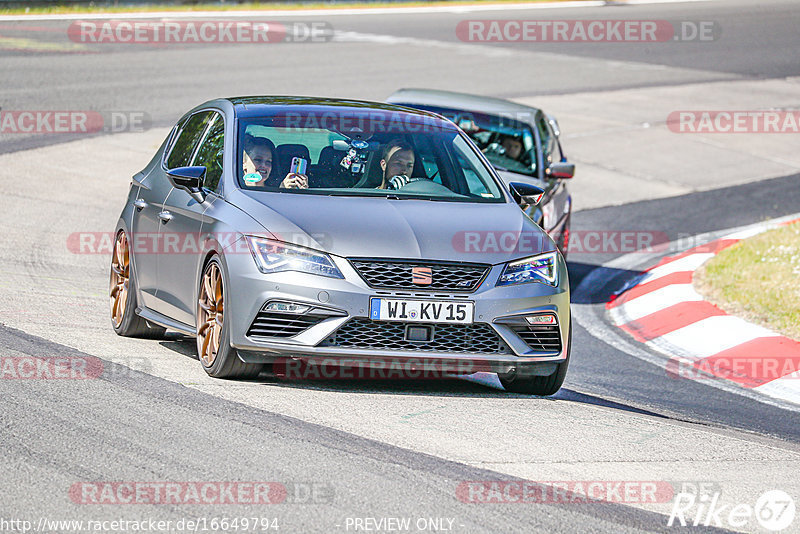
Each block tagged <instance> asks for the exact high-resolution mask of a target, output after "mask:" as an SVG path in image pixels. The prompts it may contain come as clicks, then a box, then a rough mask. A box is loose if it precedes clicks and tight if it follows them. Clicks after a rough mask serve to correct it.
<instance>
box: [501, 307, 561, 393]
mask: <svg viewBox="0 0 800 534" xmlns="http://www.w3.org/2000/svg"><path fill="white" fill-rule="evenodd" d="M571 352H572V319H571V318H570V322H569V334H568V337H567V359H566V360H564V361H563V362H561V363H559V364H558V366H557V367H556V370H555V371H554V372H553V373H552V374H550V375H547V376H519V375H518V374H517V373H510V374H507V375H497V376H498V378H499V379H500V383H501V384H503V387H504V388H505V389H506V391H510V392H512V393H523V394H525V395H539V396H542V397H544V396H547V395H553V394H555V392H556V391H558V390H559V389H561V384H563V383H564V378H565V377H566V376H567V367H568V366H569V356H570V353H571Z"/></svg>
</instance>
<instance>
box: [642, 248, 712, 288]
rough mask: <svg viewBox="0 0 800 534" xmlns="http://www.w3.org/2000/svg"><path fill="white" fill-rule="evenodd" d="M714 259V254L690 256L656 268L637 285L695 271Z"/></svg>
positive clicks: (700, 253)
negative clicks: (674, 274) (669, 275)
mask: <svg viewBox="0 0 800 534" xmlns="http://www.w3.org/2000/svg"><path fill="white" fill-rule="evenodd" d="M713 257H714V254H713V253H712V252H698V253H696V254H690V255H689V256H685V257H683V258H680V259H677V260H675V261H671V262H669V263H665V264H664V265H662V266H660V267H656V268H655V269H653V270H652V271H648V272H647V273H646V274H645V275H644V276H643V277H642V279H641V280H640V281H639V283H638V284H637V285H641V284H644V283H645V282H652V281H653V280H658V279H659V278H662V277H664V276H667V275H668V274H672V273H679V272H681V271H694V270H695V269H697V268H698V267H700V266H701V265H703V264H704V263H705V262H707V261H708V260H710V259H711V258H713Z"/></svg>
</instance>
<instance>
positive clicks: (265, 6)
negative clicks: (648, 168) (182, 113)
mask: <svg viewBox="0 0 800 534" xmlns="http://www.w3.org/2000/svg"><path fill="white" fill-rule="evenodd" d="M521 1H524V2H566V1H568V0H474V1H453V2H449V1H431V2H422V1H420V2H391V1H387V2H358V1H353V2H314V1H310V2H244V3H241V4H239V3H225V4H221V3H219V2H205V3H203V2H201V3H197V4H192V5H175V4H160V3H158V2H154V3H152V4H146V5H128V6H114V5H108V6H100V5H94V6H92V5H88V6H86V5H65V6H36V7H15V8H0V15H26V14H27V15H66V14H81V13H146V12H149V11H174V12H177V13H180V12H190V11H253V10H256V11H257V10H263V11H274V10H286V11H291V10H297V9H352V8H384V7H421V6H425V7H429V6H458V5H472V4H509V3H519V2H521Z"/></svg>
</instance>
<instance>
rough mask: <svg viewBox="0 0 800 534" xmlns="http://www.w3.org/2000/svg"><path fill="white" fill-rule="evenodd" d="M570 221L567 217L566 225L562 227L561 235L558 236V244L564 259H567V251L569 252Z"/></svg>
mask: <svg viewBox="0 0 800 534" xmlns="http://www.w3.org/2000/svg"><path fill="white" fill-rule="evenodd" d="M569 223H570V218H567V221H566V222H565V223H564V227H563V228H562V229H561V235H560V236H558V243H557V244H556V246H557V247H558V250H560V251H561V255H562V256H563V257H564V259H567V253H568V252H569V243H568V242H567V240H568V239H569Z"/></svg>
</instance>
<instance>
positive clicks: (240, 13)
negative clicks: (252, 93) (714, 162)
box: [0, 0, 717, 21]
mask: <svg viewBox="0 0 800 534" xmlns="http://www.w3.org/2000/svg"><path fill="white" fill-rule="evenodd" d="M711 1H717V0H628V1H627V2H626V3H627V4H630V5H642V4H676V3H694V2H711ZM612 5H615V6H618V5H620V3H619V2H607V1H605V0H583V1H575V2H536V3H531V2H523V3H513V4H471V5H470V4H467V5H453V6H427V7H425V6H415V7H402V6H397V7H379V8H349V9H348V8H344V9H280V10H278V9H273V10H263V11H261V10H236V11H191V12H180V11H152V12H148V13H141V12H140V13H122V12H121V13H65V14H61V15H45V14H42V15H0V21H36V20H111V19H127V20H129V19H158V18H169V19H198V18H203V17H211V18H239V19H241V18H256V17H258V18H264V17H272V18H278V17H281V18H287V17H288V18H291V17H331V16H337V15H338V16H350V17H352V16H357V15H395V14H397V15H406V14H408V15H411V14H428V13H456V14H458V13H479V12H488V11H519V10H532V9H536V10H538V9H571V8H587V7H606V6H612Z"/></svg>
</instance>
